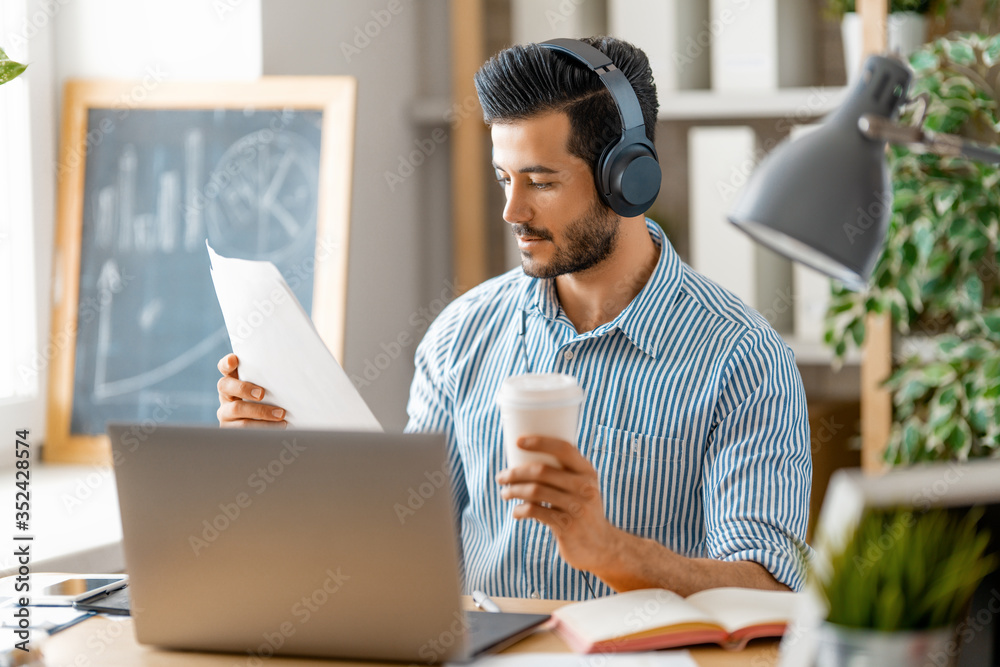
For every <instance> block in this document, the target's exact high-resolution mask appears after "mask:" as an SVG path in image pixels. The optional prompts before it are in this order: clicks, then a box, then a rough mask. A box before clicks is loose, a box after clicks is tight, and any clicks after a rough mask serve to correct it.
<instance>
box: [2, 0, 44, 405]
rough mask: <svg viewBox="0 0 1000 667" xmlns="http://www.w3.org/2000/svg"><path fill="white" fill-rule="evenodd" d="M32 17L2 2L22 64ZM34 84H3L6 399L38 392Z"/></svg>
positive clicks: (21, 5)
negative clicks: (23, 30) (23, 29)
mask: <svg viewBox="0 0 1000 667" xmlns="http://www.w3.org/2000/svg"><path fill="white" fill-rule="evenodd" d="M26 15H27V7H26V3H25V2H23V0H22V1H14V2H6V1H5V2H4V3H2V4H0V35H3V36H4V38H11V41H13V42H14V43H12V44H0V46H2V47H3V48H4V49H5V50H6V51H7V54H8V55H9V56H10V57H11V58H13V59H14V60H17V61H19V62H25V61H26V60H27V57H26V56H27V53H26V52H27V45H26V43H25V42H26V40H24V39H20V38H17V37H15V36H17V35H18V34H19V33H18V27H19V26H22V25H24V23H25V20H26ZM28 71H29V72H30V71H31V70H30V69H29V70H28ZM29 85H30V82H29V77H26V76H22V77H20V78H18V79H15V80H14V81H11V82H9V83H7V84H5V85H4V86H2V87H0V402H6V401H9V400H11V399H15V400H17V399H27V398H32V397H34V396H35V395H36V394H37V392H38V369H37V368H36V367H35V362H34V356H35V346H36V341H37V337H36V330H35V327H36V321H37V320H36V313H35V262H34V257H35V249H34V220H33V217H32V216H33V210H32V200H31V198H32V184H31V173H32V165H31V149H30V134H31V133H30V125H29V114H28V92H29V89H28V86H29Z"/></svg>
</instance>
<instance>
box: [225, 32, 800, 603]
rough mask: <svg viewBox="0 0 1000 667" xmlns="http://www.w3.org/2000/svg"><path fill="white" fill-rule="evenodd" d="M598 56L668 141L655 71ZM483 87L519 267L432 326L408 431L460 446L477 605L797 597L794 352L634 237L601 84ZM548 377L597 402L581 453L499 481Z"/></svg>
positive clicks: (229, 387)
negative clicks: (722, 593)
mask: <svg viewBox="0 0 1000 667" xmlns="http://www.w3.org/2000/svg"><path fill="white" fill-rule="evenodd" d="M584 41H586V42H588V43H589V44H592V45H594V46H596V47H597V48H598V49H600V50H601V51H602V52H604V53H605V54H607V55H608V56H609V57H610V58H611V60H612V61H613V62H614V63H615V65H616V66H617V67H618V68H619V69H620V70H621V71H622V72H624V74H625V75H626V76H627V77H628V79H629V81H630V83H631V84H632V87H633V89H634V90H635V92H636V95H637V97H638V99H639V102H640V106H641V108H642V112H643V118H644V120H645V123H646V132H647V135H648V136H649V138H650V140H652V139H653V129H654V127H655V119H656V110H657V102H656V93H655V88H654V86H653V83H652V77H651V72H650V68H649V63H648V61H647V59H646V56H645V54H643V53H642V51H640V50H638V49H636V48H635V47H633V46H631V45H629V44H627V43H625V42H622V41H619V40H615V39H612V38H595V39H589V40H584ZM476 86H477V90H478V92H479V97H480V102H481V104H482V106H483V109H484V114H485V120H486V122H487V124H489V125H490V127H491V133H492V139H493V164H494V168H495V170H496V174H497V180H498V181H499V182H500V185H501V187H503V189H504V192H505V194H506V197H507V203H506V206H505V208H504V219H505V220H506V221H507V223H509V224H510V225H511V230H512V231H513V233H514V235H515V236H516V237H517V242H518V245H519V248H520V251H521V259H522V267H521V268H520V269H516V270H514V271H510V272H508V273H506V274H504V275H502V276H499V277H497V278H494V279H492V280H489V281H487V282H485V283H483V284H482V285H480V286H478V287H476V288H475V289H473V290H471V291H469V292H468V293H466V294H465V295H463V296H462V297H460V298H459V299H456V300H455V301H454V302H453V303H452V304H451V305H449V307H448V308H447V309H445V310H444V311H443V312H442V313H441V315H440V316H439V317H438V318H437V320H436V321H435V322H434V323H433V324H432V326H431V327H430V329H429V330H428V332H427V335H426V336H425V337H424V340H423V341H422V342H421V344H420V346H419V347H418V349H417V355H416V374H415V377H414V380H413V386H412V388H411V393H410V403H409V406H408V413H409V416H410V422H409V424H408V426H407V430H408V431H443V432H444V433H445V434H446V435H447V440H448V445H449V452H450V465H451V470H452V475H453V487H454V494H455V503H456V507H457V510H458V512H459V515H460V518H461V521H460V528H461V540H462V546H463V556H464V567H465V581H466V588H467V589H469V590H471V589H474V588H478V589H482V590H485V591H486V592H488V593H491V594H495V595H502V596H516V597H528V596H530V597H546V598H563V599H583V598H586V597H590V596H593V595H604V594H608V593H610V592H611V590H612V589H613V590H617V591H623V590H629V589H635V588H647V587H664V588H669V589H672V590H675V591H677V592H679V593H680V594H682V595H687V594H690V593H693V592H695V591H698V590H701V589H704V588H712V587H718V586H747V587H755V588H775V589H781V588H785V587H790V588H799V587H800V586H801V584H802V574H803V566H802V558H803V556H804V555H805V554H806V553H807V552H808V547H807V546H806V545H805V543H804V541H803V540H804V535H805V528H806V520H807V512H808V509H807V507H808V500H809V490H810V484H811V461H810V453H809V430H808V421H807V414H806V407H805V396H804V393H803V389H802V384H801V379H800V378H799V375H798V371H797V370H796V367H795V364H794V361H793V359H792V357H791V354H790V352H789V350H788V348H787V347H786V346H785V345H784V343H783V342H782V340H781V338H780V337H779V336H778V335H777V334H776V333H775V332H774V331H773V330H772V329H771V328H770V327H769V326H768V324H767V322H766V321H765V320H764V319H763V318H762V317H761V316H760V315H759V314H758V313H756V312H754V311H753V310H751V309H750V308H748V307H747V306H745V305H744V304H743V303H741V302H740V301H739V300H738V299H737V298H736V297H735V296H733V295H732V294H730V293H728V292H727V291H725V290H723V289H722V288H720V287H718V286H716V285H715V284H713V283H712V282H710V281H709V280H707V279H706V278H704V277H702V276H700V275H698V274H696V273H694V272H693V271H692V270H691V269H690V268H689V267H687V266H686V265H684V264H683V263H682V262H681V261H680V259H679V257H678V256H677V254H676V252H675V251H674V250H673V248H671V246H670V244H669V242H668V241H667V239H666V238H665V237H664V235H663V233H662V232H661V231H660V229H659V228H658V227H657V226H656V224H655V223H653V222H651V221H647V220H646V219H645V218H644V217H643V216H642V215H637V216H634V217H627V218H623V217H620V216H618V215H616V214H615V213H614V212H613V211H612V210H611V209H610V208H609V207H608V205H607V204H606V203H605V202H604V201H603V200H602V199H601V198H600V197H599V195H598V192H597V190H596V188H595V185H594V165H595V164H596V162H597V159H598V157H599V156H600V154H601V151H602V150H603V148H604V146H605V145H606V144H607V143H608V142H609V140H613V139H615V138H617V136H618V133H619V131H620V130H619V128H620V121H619V116H618V111H617V107H616V105H615V102H614V100H613V99H612V97H611V96H610V94H609V93H608V92H607V90H606V89H605V88H604V86H603V84H602V83H601V82H600V81H599V80H598V77H597V75H596V74H594V73H593V72H592V71H590V70H588V69H587V68H585V67H583V66H582V65H580V64H578V63H576V62H575V61H574V60H572V59H571V58H568V57H566V56H563V55H562V54H557V53H553V52H552V51H550V50H548V49H543V48H540V47H539V46H538V45H527V46H515V47H512V48H509V49H506V50H504V51H502V52H500V53H499V54H497V55H496V56H494V57H493V58H492V59H490V61H488V62H487V63H486V64H485V65H484V66H483V67H482V69H481V70H480V71H479V72H478V73H477V75H476ZM608 127H611V128H612V131H611V132H610V133H609V132H607V131H606V130H607V128H608ZM220 370H221V371H222V373H223V375H224V377H223V378H222V380H220V382H219V394H220V402H221V407H220V409H219V420H220V423H221V424H222V425H223V426H227V425H233V424H247V423H253V422H255V421H257V420H262V421H265V422H272V423H278V424H280V423H281V419H282V417H283V412H282V411H281V410H280V408H273V407H271V406H264V405H263V404H261V403H259V401H261V400H262V398H263V397H264V391H263V388H260V387H256V386H254V385H250V384H248V383H244V382H240V381H239V380H238V378H237V369H236V360H235V357H233V356H232V355H230V356H228V357H226V358H225V359H223V360H222V361H220ZM529 371H530V372H561V373H568V374H571V375H573V376H575V377H576V378H577V380H578V381H579V383H580V384H581V386H583V388H584V390H585V391H586V400H585V403H584V405H583V409H582V419H581V432H580V437H579V442H578V443H569V442H564V441H560V440H557V439H553V438H544V437H528V438H522V439H521V440H520V441H519V442H518V446H520V447H522V448H523V449H526V450H529V451H538V452H545V453H548V454H551V455H552V456H554V457H555V458H556V459H557V460H558V461H559V462H560V464H561V466H562V467H561V468H554V467H551V466H544V465H541V464H529V465H524V466H520V467H516V468H512V469H505V470H501V468H502V464H503V460H504V458H503V453H502V452H503V449H502V442H501V426H500V421H499V410H498V408H497V406H496V403H495V400H494V399H495V396H496V392H497V390H498V389H499V387H500V384H501V382H502V381H503V379H504V378H506V377H507V376H510V375H514V374H518V373H524V372H529ZM275 410H277V411H276V412H274V411H275ZM512 501H516V502H512ZM591 575H593V576H591Z"/></svg>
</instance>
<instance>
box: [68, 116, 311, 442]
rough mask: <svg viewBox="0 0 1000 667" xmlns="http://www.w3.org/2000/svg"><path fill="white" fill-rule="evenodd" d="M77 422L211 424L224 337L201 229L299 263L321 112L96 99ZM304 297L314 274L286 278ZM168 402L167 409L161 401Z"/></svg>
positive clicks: (231, 249)
mask: <svg viewBox="0 0 1000 667" xmlns="http://www.w3.org/2000/svg"><path fill="white" fill-rule="evenodd" d="M102 121H103V122H104V123H105V125H104V126H106V124H107V123H108V122H111V123H112V127H113V131H112V132H108V133H105V134H104V136H103V137H102V140H101V141H100V142H99V143H96V145H94V146H92V147H90V148H89V149H88V152H87V158H86V160H87V163H86V182H85V184H84V193H83V194H84V206H83V211H84V215H83V229H82V236H83V240H82V244H81V257H80V282H79V295H78V299H79V300H78V304H79V305H78V317H77V331H76V355H75V360H74V365H75V374H74V378H73V384H74V398H73V408H72V414H71V432H72V433H79V434H97V433H103V432H104V429H105V423H106V422H107V421H109V420H120V421H127V420H133V421H141V420H142V419H144V418H148V417H149V415H151V414H152V413H153V411H154V410H156V409H160V413H162V406H163V405H169V406H171V410H170V420H171V421H178V422H185V423H212V422H214V421H215V411H216V409H217V408H218V397H217V390H216V387H215V384H216V381H217V377H218V371H217V370H216V369H215V364H216V362H217V361H218V359H219V358H220V357H222V356H223V355H224V354H226V353H227V352H228V351H229V339H228V336H227V335H226V330H225V324H224V322H223V319H222V315H221V311H220V310H219V305H218V302H217V301H216V298H215V292H214V289H213V287H212V284H211V276H210V273H209V263H208V257H207V254H206V252H205V240H206V239H208V240H209V242H210V243H211V244H212V246H213V247H214V248H216V249H217V250H218V251H219V252H220V253H222V254H225V255H227V256H231V257H241V258H245V259H268V260H270V261H272V262H274V263H275V265H276V266H278V268H279V270H281V271H283V272H285V273H286V274H291V273H293V272H294V273H295V274H297V275H300V276H301V273H302V267H303V266H310V262H311V261H312V258H313V253H314V250H315V237H316V215H317V202H318V196H319V193H318V184H319V146H320V127H321V121H322V112H320V111H294V112H290V111H288V110H259V111H254V110H243V109H206V110H190V109H185V110H132V111H131V112H130V113H129V114H128V115H127V116H126V117H124V118H120V117H119V115H118V113H117V112H116V110H112V109H90V110H89V118H88V126H89V127H91V128H97V127H103V126H102V125H101V123H102ZM290 283H291V284H293V288H294V290H295V292H296V296H297V297H298V298H299V300H300V301H301V302H302V303H303V305H304V306H306V307H307V308H308V307H309V305H310V304H311V303H312V281H311V280H301V279H299V280H295V281H290ZM158 414H159V413H158Z"/></svg>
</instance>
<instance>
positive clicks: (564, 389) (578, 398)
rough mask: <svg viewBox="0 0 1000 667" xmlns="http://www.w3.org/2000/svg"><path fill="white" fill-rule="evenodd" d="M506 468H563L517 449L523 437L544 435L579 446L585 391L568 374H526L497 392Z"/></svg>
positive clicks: (511, 379)
mask: <svg viewBox="0 0 1000 667" xmlns="http://www.w3.org/2000/svg"><path fill="white" fill-rule="evenodd" d="M497 404H498V405H499V406H500V421H501V422H502V423H503V443H504V452H505V453H506V455H507V467H510V468H512V467H514V466H519V465H524V464H526V463H530V462H532V461H541V462H542V463H546V464H548V465H550V466H553V467H556V468H560V467H562V466H561V465H560V464H559V462H558V461H557V460H556V459H555V457H553V456H551V455H550V454H543V453H541V452H529V451H525V450H523V449H521V448H520V447H518V446H517V439H518V438H520V437H523V436H530V435H542V436H549V437H553V438H559V439H560V440H566V441H568V442H570V443H572V444H574V445H575V444H576V438H577V431H578V429H579V427H580V405H581V404H583V389H582V388H581V387H580V385H578V384H577V383H576V378H575V377H573V376H572V375H566V374H565V373H525V374H524V375H513V376H511V377H508V378H507V379H505V380H504V381H503V384H501V385H500V391H498V392H497Z"/></svg>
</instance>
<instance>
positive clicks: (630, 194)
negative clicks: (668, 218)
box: [539, 38, 660, 218]
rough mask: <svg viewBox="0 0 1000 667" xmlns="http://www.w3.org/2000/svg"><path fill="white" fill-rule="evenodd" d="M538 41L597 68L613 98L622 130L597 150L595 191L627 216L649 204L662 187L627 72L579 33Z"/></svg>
mask: <svg viewBox="0 0 1000 667" xmlns="http://www.w3.org/2000/svg"><path fill="white" fill-rule="evenodd" d="M539 46H541V47H544V48H547V49H551V50H553V51H559V52H560V53H565V54H567V55H569V56H571V57H572V58H573V59H574V60H577V61H578V62H580V63H582V64H584V65H586V66H587V67H588V68H589V69H591V70H593V71H594V72H596V73H597V76H598V77H600V79H601V82H602V83H604V85H605V86H606V87H607V89H608V92H610V93H611V97H613V98H614V100H615V105H616V106H617V107H618V113H619V115H620V116H621V120H622V135H621V137H619V138H618V140H617V141H614V142H612V143H611V144H609V145H608V147H607V148H605V149H604V152H603V153H601V157H600V158H599V159H598V160H597V166H596V168H595V169H594V181H595V183H596V185H597V192H598V193H600V195H601V198H602V199H603V200H604V201H605V203H606V204H607V205H608V206H610V207H611V210H613V211H614V212H615V213H617V214H618V215H620V216H623V217H626V218H631V217H632V216H636V215H640V214H642V213H645V212H646V211H647V210H649V207H650V206H652V205H653V202H654V201H655V200H656V195H657V194H658V193H659V192H660V163H659V162H658V160H657V158H656V148H654V147H653V144H652V142H651V141H650V140H649V138H648V137H647V136H646V125H645V123H643V120H642V109H641V108H640V107H639V98H638V97H636V95H635V90H633V89H632V84H631V83H629V80H628V77H627V76H625V75H624V74H623V73H622V71H621V70H620V69H618V68H617V67H615V64H614V63H613V62H611V59H610V58H608V56H607V55H606V54H604V53H602V52H601V51H600V50H598V49H595V48H594V47H593V46H591V45H590V44H587V43H586V42H581V41H580V40H577V39H564V38H560V39H550V40H549V41H547V42H542V43H541V44H539Z"/></svg>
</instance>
